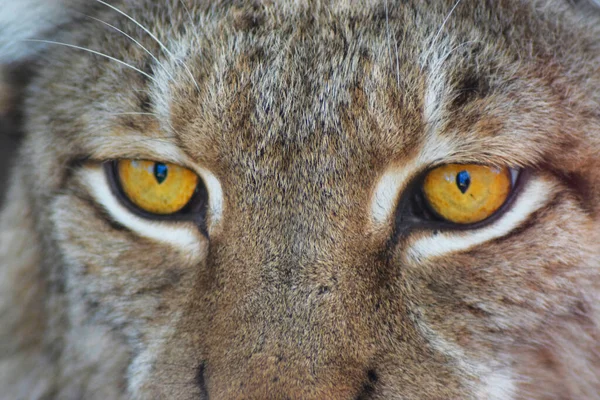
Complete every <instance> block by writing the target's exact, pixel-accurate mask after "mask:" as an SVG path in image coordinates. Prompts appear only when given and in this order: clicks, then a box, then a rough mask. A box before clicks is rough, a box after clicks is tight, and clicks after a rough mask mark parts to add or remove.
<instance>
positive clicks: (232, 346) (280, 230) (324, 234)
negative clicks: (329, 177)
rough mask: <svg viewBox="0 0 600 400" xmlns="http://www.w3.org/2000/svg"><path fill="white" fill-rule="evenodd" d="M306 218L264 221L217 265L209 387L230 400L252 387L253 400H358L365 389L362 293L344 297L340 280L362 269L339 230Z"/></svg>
mask: <svg viewBox="0 0 600 400" xmlns="http://www.w3.org/2000/svg"><path fill="white" fill-rule="evenodd" d="M297 214H298V213H281V214H280V216H283V217H284V218H283V219H277V218H271V219H267V218H263V219H261V218H258V221H260V222H261V223H260V224H257V225H256V226H255V227H254V228H251V229H248V230H246V231H245V232H241V231H240V230H239V229H238V230H237V232H236V233H235V234H232V235H229V236H228V237H227V240H223V241H222V242H220V243H216V245H217V246H220V249H219V250H218V251H216V252H215V254H212V255H211V257H213V258H212V260H211V263H210V264H209V265H208V267H209V268H214V269H215V270H216V271H218V273H216V274H215V279H216V280H217V282H215V284H214V285H213V288H215V289H216V290H213V292H212V293H211V294H210V297H211V302H212V304H213V305H214V307H213V308H212V310H211V313H212V315H211V316H210V319H211V324H210V326H209V327H208V331H207V335H206V338H205V339H206V340H205V343H206V344H205V346H206V354H207V357H206V375H207V377H206V381H207V387H208V388H209V392H212V393H215V394H223V393H226V395H223V397H222V398H238V397H239V393H240V391H239V387H240V386H239V385H243V386H244V388H245V389H244V393H245V394H246V395H247V396H245V398H265V399H268V398H278V397H272V395H273V393H279V394H285V395H286V396H287V397H285V396H284V397H285V398H306V399H310V398H315V399H316V398H331V399H351V398H353V394H354V395H355V392H356V391H357V390H358V388H359V387H360V385H361V383H362V381H363V380H364V374H365V373H366V372H365V371H366V370H367V367H368V366H367V364H368V358H369V351H367V350H366V349H368V348H370V347H369V345H368V343H367V342H368V340H369V338H370V337H372V335H371V333H370V332H367V330H366V329H364V328H365V327H362V328H363V331H361V330H360V329H359V328H357V327H359V326H360V325H361V324H360V323H359V320H358V318H360V317H359V315H361V314H362V312H360V310H358V309H357V308H356V306H355V308H354V309H352V310H350V309H349V307H347V303H348V301H349V298H351V297H353V295H352V289H349V288H348V287H343V288H341V287H340V286H343V285H346V286H348V282H347V280H345V279H344V278H343V276H342V275H341V273H340V272H341V271H343V270H349V269H353V268H355V267H356V266H355V265H352V264H350V263H349V258H348V257H347V256H345V255H344V252H342V251H340V250H339V247H340V246H343V244H342V242H341V240H340V242H338V243H336V240H335V239H334V237H335V235H336V231H338V229H337V228H335V226H334V227H332V225H328V224H325V223H323V222H322V221H315V222H311V220H310V219H305V220H302V221H298V220H297V219H294V218H293V217H295V216H296V215H297ZM288 216H291V218H290V219H289V220H286V219H285V217H288ZM310 218H314V214H313V215H312V216H310ZM333 225H335V224H333ZM353 285H354V286H360V283H357V282H354V283H353ZM355 300H357V301H358V303H359V304H360V303H361V302H362V300H361V299H360V298H358V299H357V298H356V297H355ZM365 304H366V302H365ZM342 382H344V383H343V384H342ZM284 397H281V398H284ZM212 398H213V397H211V399H212ZM217 398H219V397H218V396H217Z"/></svg>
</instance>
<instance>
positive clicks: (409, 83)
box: [33, 1, 599, 171]
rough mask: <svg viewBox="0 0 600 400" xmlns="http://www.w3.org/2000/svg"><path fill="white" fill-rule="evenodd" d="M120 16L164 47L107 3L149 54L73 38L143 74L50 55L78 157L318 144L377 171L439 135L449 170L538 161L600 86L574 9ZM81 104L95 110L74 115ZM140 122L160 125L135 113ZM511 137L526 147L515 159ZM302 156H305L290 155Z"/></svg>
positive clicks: (260, 8) (588, 38) (226, 8)
mask: <svg viewBox="0 0 600 400" xmlns="http://www.w3.org/2000/svg"><path fill="white" fill-rule="evenodd" d="M126 3H127V2H126ZM191 3H193V4H191ZM118 6H121V7H122V8H123V10H124V12H126V13H128V14H129V15H130V16H131V17H132V18H134V19H135V20H136V21H137V22H139V24H140V25H143V26H144V27H146V28H147V29H148V30H149V31H150V32H152V33H153V34H154V35H155V36H156V38H157V39H158V40H153V39H152V38H151V37H149V35H147V34H146V33H145V32H143V31H142V30H141V28H140V27H139V26H138V25H136V24H134V23H133V22H132V21H131V20H129V19H128V18H126V17H125V16H123V15H120V14H118V13H116V12H115V10H112V9H108V8H107V7H102V6H101V5H99V7H98V10H97V17H98V19H102V20H105V21H110V22H111V24H114V25H115V27H117V28H118V29H120V30H122V31H123V32H125V33H127V34H129V35H130V36H132V37H134V38H136V39H137V40H138V41H139V42H140V44H141V45H143V46H144V47H145V48H146V49H147V50H148V52H149V53H152V55H150V54H148V52H146V51H144V50H143V49H142V48H141V46H138V45H136V43H134V42H132V41H131V40H130V39H129V38H127V37H126V36H125V35H123V34H121V33H119V32H117V31H116V30H115V29H112V28H110V27H108V26H106V25H103V24H101V23H98V22H97V21H95V20H89V19H88V20H84V21H82V22H81V23H82V29H79V30H77V31H76V32H75V33H73V34H72V35H71V36H72V37H68V36H69V35H67V38H66V40H65V41H66V42H70V43H72V42H74V41H75V43H78V44H79V45H81V46H84V47H87V48H90V49H94V50H97V51H101V52H102V53H104V54H107V55H109V56H111V57H115V58H118V59H120V60H123V61H125V62H127V63H129V64H130V65H131V66H133V67H135V68H137V69H139V70H141V71H144V72H145V74H144V75H143V74H140V73H138V72H136V71H134V70H132V69H127V68H125V67H123V66H122V65H120V64H118V63H115V62H114V61H111V60H108V59H106V58H100V57H97V56H93V55H85V56H82V57H78V58H76V59H73V58H72V52H73V51H76V50H73V49H64V48H53V49H52V52H51V54H49V56H50V57H49V59H50V62H51V63H53V64H59V65H60V64H64V65H65V67H64V68H63V69H60V68H53V69H51V70H50V71H52V72H50V73H52V74H55V75H59V76H55V77H53V78H56V79H59V81H60V82H62V83H61V85H60V86H59V87H56V86H53V87H51V88H50V87H48V88H49V89H51V90H48V91H47V92H46V93H48V94H50V93H52V95H54V96H55V95H60V96H62V97H68V98H69V99H70V101H71V105H72V107H69V108H68V109H65V108H62V107H61V108H59V109H54V107H53V106H52V104H56V103H55V102H50V101H47V99H46V98H45V97H44V94H42V96H39V97H40V98H39V101H40V102H47V104H46V105H43V106H41V107H42V108H47V109H48V113H47V114H49V115H53V116H54V117H53V120H54V121H57V122H61V121H68V125H70V126H72V128H73V130H72V132H73V134H72V135H68V139H67V138H65V139H67V141H66V142H65V147H61V148H63V149H66V150H67V149H68V152H69V153H70V154H79V155H80V156H82V157H89V156H96V157H98V158H101V157H104V156H110V154H102V149H103V148H104V147H102V146H100V147H99V146H97V144H98V140H97V139H98V138H102V140H110V137H114V136H118V135H122V134H123V132H124V131H126V130H128V131H136V133H141V134H143V135H146V136H151V137H155V138H162V139H166V140H171V141H173V142H174V143H176V144H178V145H180V146H181V147H182V148H184V149H185V150H186V151H188V153H189V154H190V155H191V156H192V157H193V158H194V159H196V160H199V161H201V162H203V163H205V164H207V165H208V166H209V167H210V168H213V169H219V168H227V169H229V168H231V167H234V165H233V164H235V163H241V164H239V165H238V167H240V168H247V167H248V163H250V162H253V163H254V162H256V160H257V157H256V156H257V155H260V154H263V155H264V154H268V152H269V149H271V150H273V149H276V152H277V154H279V155H280V157H288V158H289V156H290V154H292V155H294V157H296V156H300V157H312V159H313V161H314V163H313V164H314V167H315V168H316V167H317V165H318V164H319V163H320V161H318V160H317V159H319V158H320V157H316V155H317V154H319V152H315V150H317V147H320V151H321V153H322V154H337V153H340V154H346V155H347V156H348V157H353V156H352V153H360V156H359V155H357V157H360V158H361V164H363V165H365V166H369V167H377V164H378V163H379V164H381V163H390V162H394V161H397V160H398V159H402V157H405V156H406V154H407V153H410V152H411V151H412V150H414V149H416V148H419V147H422V146H423V145H424V142H426V141H427V140H429V141H439V140H440V136H443V137H445V138H446V140H445V142H447V143H451V144H452V146H449V150H448V151H450V148H452V151H451V152H449V154H446V155H445V156H446V160H448V159H451V158H452V157H455V158H456V159H457V160H459V159H460V160H462V161H471V162H473V161H477V162H487V163H490V162H491V163H509V164H512V165H534V164H536V163H538V162H539V161H540V160H541V159H542V158H543V157H544V155H545V154H547V153H556V152H557V151H558V150H560V149H561V148H562V147H561V146H564V145H565V143H564V142H565V140H564V137H565V130H570V128H571V126H569V123H565V121H568V120H569V119H570V117H572V116H573V114H574V113H576V114H582V113H586V112H590V111H591V109H592V107H593V105H594V104H595V101H594V100H596V101H597V96H598V94H597V93H598V92H599V91H597V90H594V89H595V87H594V86H593V84H590V85H586V86H584V85H578V83H580V82H583V81H586V80H587V79H588V76H589V75H588V74H589V72H588V70H587V69H584V64H585V60H586V59H587V58H589V55H588V54H587V53H581V54H578V53H577V52H573V51H571V50H572V49H574V48H577V49H585V48H591V47H594V46H597V44H596V42H595V41H594V40H593V38H594V32H595V30H596V29H597V28H595V27H593V28H592V27H591V26H590V29H589V30H588V31H587V32H584V31H582V30H580V29H577V33H574V32H573V27H574V26H575V25H576V24H577V25H578V26H581V25H583V24H584V23H585V22H586V21H584V20H581V19H579V20H576V18H575V16H574V14H573V10H570V9H569V8H568V6H567V5H563V6H556V5H554V4H552V3H548V4H545V3H544V4H542V3H535V2H534V3H525V2H509V1H503V2H494V3H493V4H491V3H490V4H488V3H482V2H469V1H463V2H458V3H451V2H435V3H434V4H427V5H426V6H425V5H424V4H423V3H422V2H418V1H417V2H403V3H393V4H387V2H385V1H383V2H368V4H364V5H362V6H361V7H356V6H352V4H350V3H345V2H323V3H322V2H306V3H304V2H264V3H261V2H256V3H250V4H248V3H245V2H243V3H235V2H233V3H229V2H228V3H226V4H225V3H223V4H221V3H214V2H210V3H207V4H202V3H199V2H189V3H187V4H186V2H180V1H172V2H169V3H167V4H166V5H165V4H161V5H160V6H158V5H154V4H152V3H151V2H149V3H148V4H137V5H135V6H133V5H131V6H128V5H127V4H122V5H119V4H118ZM454 6H456V7H454ZM558 13H560V14H561V18H560V19H558V18H556V16H557V15H558ZM525 21H526V22H525ZM570 24H573V25H570ZM536 25H537V26H536ZM539 31H552V32H554V33H555V36H554V40H552V38H548V37H544V36H541V35H536V34H534V33H535V32H539ZM588 32H589V33H588ZM158 41H160V43H161V44H159V43H158ZM577 57H580V58H581V59H582V62H575V61H574V60H575V59H576V58H577ZM67 60H68V61H67ZM550 60H551V62H549V61H550ZM67 64H68V68H67ZM43 73H45V72H43ZM46 82H48V81H46ZM124 82H126V83H127V85H128V88H127V90H125V91H124V90H123V83H124ZM569 84H573V85H571V86H570V87H569V97H568V98H567V97H566V96H565V90H566V89H565V87H566V85H569ZM46 85H47V84H46ZM575 87H576V88H575ZM77 88H83V89H85V90H83V91H82V90H77ZM83 94H85V96H82V95H83ZM90 97H92V98H95V101H93V102H92V104H91V107H92V108H91V109H90V104H89V102H90ZM33 101H34V102H36V100H33ZM84 104H85V105H86V107H87V108H88V110H89V112H88V113H86V114H84V115H81V114H79V115H73V114H72V110H74V109H77V108H78V106H82V105H84ZM549 106H550V107H552V109H553V112H552V114H550V115H548V114H547V109H548V107H549ZM139 112H149V113H153V114H154V116H155V118H152V117H151V116H148V115H145V116H142V115H132V113H139ZM118 114H125V115H118ZM482 116H483V117H482ZM50 123H52V121H50ZM577 125H578V126H577V127H576V128H580V127H581V122H578V123H577ZM579 130H580V129H577V131H579ZM83 131H85V132H90V134H87V135H81V132H83ZM573 131H575V129H573ZM575 134H576V133H575V132H568V135H571V136H572V135H575ZM482 139H484V140H485V146H481V143H482ZM59 140H60V139H59ZM515 142H518V143H520V144H521V146H519V148H517V149H515V148H514V146H513V144H514V143H515ZM106 143H110V141H106ZM570 143H572V142H570ZM310 146H312V148H311V147H310ZM130 147H131V146H130ZM483 147H485V151H483V150H484V148H483ZM302 148H305V149H306V150H307V151H305V152H303V153H302V154H297V153H298V152H299V149H302ZM309 148H310V151H309ZM249 150H251V151H249ZM131 151H132V152H133V151H135V150H134V149H131ZM265 152H266V153H265ZM328 152H329V153H328ZM465 154H468V155H469V158H470V159H469V160H466V159H464V155H465ZM112 156H117V155H112ZM122 156H125V154H123V155H122ZM461 157H463V158H462V159H461ZM250 158H252V160H253V161H250ZM339 158H340V157H338V162H343V161H342V160H340V159H339ZM262 159H263V161H264V160H271V158H269V157H264V156H263V157H262ZM244 160H245V161H244ZM289 161H290V160H287V161H286V162H289ZM305 161H306V160H304V161H302V162H303V163H305ZM322 161H323V162H325V159H323V160H322ZM279 162H283V161H281V160H280V161H279ZM309 164H310V163H309ZM309 164H306V163H305V164H304V165H309ZM354 164H355V165H356V163H354ZM345 168H347V166H343V165H339V168H338V169H340V170H343V169H345ZM292 170H294V169H293V168H292ZM328 170H330V168H324V169H323V171H328Z"/></svg>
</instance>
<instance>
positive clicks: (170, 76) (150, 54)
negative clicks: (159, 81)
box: [84, 14, 174, 80]
mask: <svg viewBox="0 0 600 400" xmlns="http://www.w3.org/2000/svg"><path fill="white" fill-rule="evenodd" d="M84 15H85V16H86V17H88V18H90V19H93V20H94V21H97V22H100V23H101V24H104V25H106V26H108V27H110V28H112V29H114V30H115V31H117V32H119V33H120V34H122V35H123V36H125V37H126V38H128V39H129V40H131V41H132V42H133V43H135V44H137V45H138V46H139V47H141V48H142V50H144V51H145V52H146V53H147V54H148V55H149V56H150V57H152V59H153V60H154V61H155V62H156V63H157V64H158V65H159V66H160V67H161V68H162V69H163V70H164V71H165V72H166V73H167V75H169V78H171V80H173V79H174V78H173V75H171V73H170V72H169V70H167V68H166V67H165V66H164V65H163V64H162V63H161V62H160V61H158V58H156V56H155V55H154V54H152V52H151V51H150V50H148V49H147V48H146V47H144V45H142V44H141V43H140V42H138V41H137V40H135V39H134V38H133V37H131V35H128V34H127V33H125V32H123V31H122V30H121V29H119V28H117V27H116V26H114V25H111V24H109V23H108V22H106V21H102V20H101V19H98V18H94V17H92V16H90V15H86V14H84Z"/></svg>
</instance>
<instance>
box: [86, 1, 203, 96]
mask: <svg viewBox="0 0 600 400" xmlns="http://www.w3.org/2000/svg"><path fill="white" fill-rule="evenodd" d="M96 1H97V2H98V3H100V4H103V5H105V6H106V7H109V8H111V9H113V10H114V11H116V12H118V13H119V14H121V15H123V16H124V17H125V18H127V19H129V20H130V21H131V22H133V23H134V24H136V25H137V26H139V27H140V28H141V29H142V30H143V31H144V32H146V33H147V34H148V35H149V36H150V37H151V38H152V39H154V41H155V42H156V43H158V45H159V46H160V47H161V48H162V49H163V51H164V52H165V53H167V55H169V57H171V58H172V59H173V60H175V61H177V62H178V63H180V64H181V65H183V67H184V68H185V70H186V71H187V73H188V75H189V76H190V78H191V79H192V81H193V82H194V85H195V86H196V89H197V90H198V92H200V86H199V85H198V82H197V81H196V79H195V78H194V75H193V74H192V71H190V69H189V67H188V66H187V65H186V64H185V63H184V62H183V61H182V60H180V59H179V58H177V57H175V55H174V54H173V53H172V52H171V51H170V50H169V49H168V48H167V46H165V45H164V44H163V42H161V41H160V40H159V39H158V38H157V37H156V36H155V35H154V34H153V33H152V32H150V30H149V29H148V28H146V27H145V26H144V25H142V24H141V23H139V22H138V21H137V20H135V19H134V18H133V17H131V16H130V15H128V14H127V13H125V12H123V11H122V10H120V9H118V8H117V7H115V6H113V5H111V4H108V3H107V2H105V1H103V0H96Z"/></svg>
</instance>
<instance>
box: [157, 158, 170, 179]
mask: <svg viewBox="0 0 600 400" xmlns="http://www.w3.org/2000/svg"><path fill="white" fill-rule="evenodd" d="M168 173H169V167H167V166H166V165H165V164H163V163H158V162H157V163H155V164H154V177H155V178H156V181H157V182H158V183H159V184H161V183H163V182H164V181H165V179H167V174H168Z"/></svg>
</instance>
